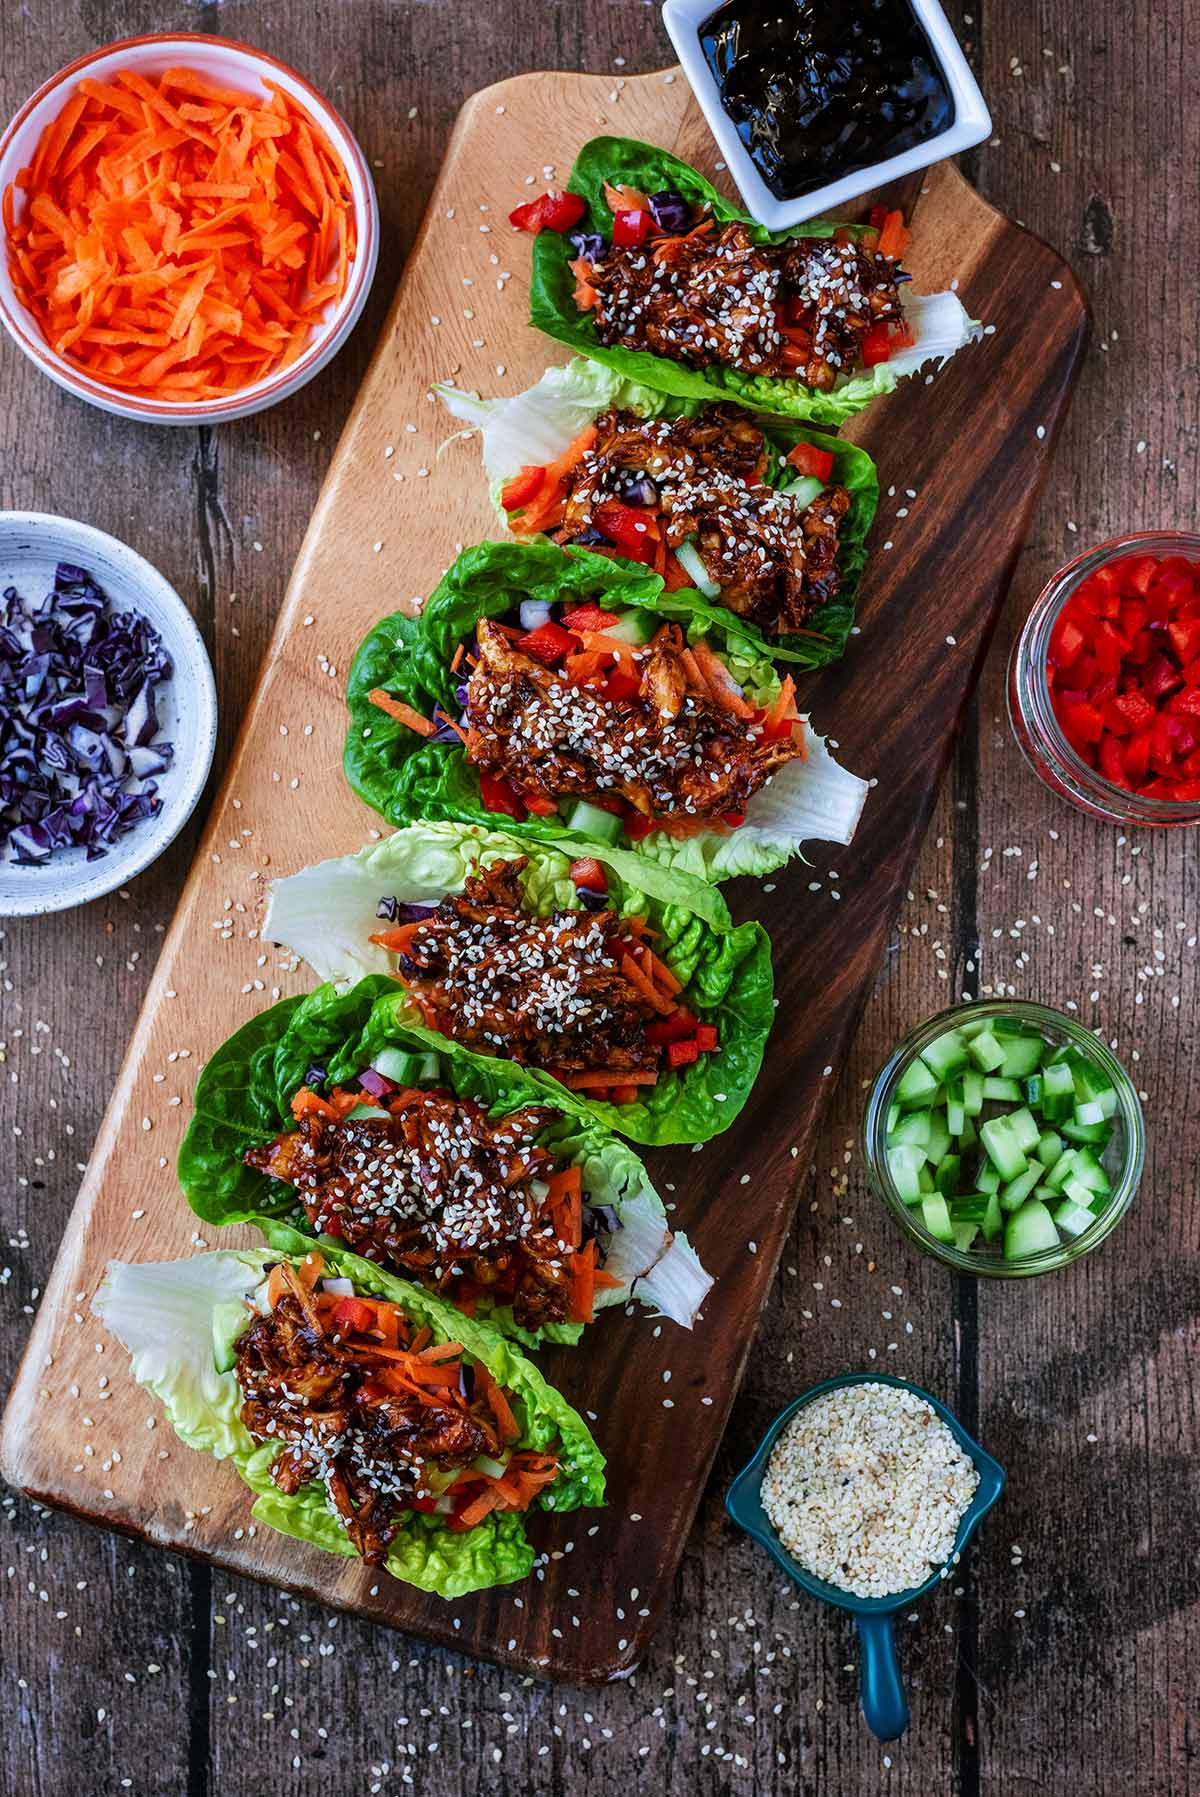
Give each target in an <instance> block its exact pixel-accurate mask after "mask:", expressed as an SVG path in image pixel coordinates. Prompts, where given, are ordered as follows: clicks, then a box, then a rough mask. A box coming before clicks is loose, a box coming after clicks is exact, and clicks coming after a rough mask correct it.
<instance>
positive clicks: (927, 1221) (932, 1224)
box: [921, 1192, 954, 1242]
mask: <svg viewBox="0 0 1200 1797" xmlns="http://www.w3.org/2000/svg"><path fill="white" fill-rule="evenodd" d="M921 1221H922V1223H924V1225H925V1227H926V1229H927V1230H928V1231H929V1233H930V1235H931V1236H933V1238H934V1240H935V1241H938V1242H952V1241H953V1240H954V1225H953V1224H952V1223H951V1221H950V1212H949V1210H948V1209H947V1206H946V1200H945V1199H944V1198H943V1197H942V1194H941V1193H940V1192H930V1193H929V1194H928V1196H927V1197H924V1198H922V1200H921Z"/></svg>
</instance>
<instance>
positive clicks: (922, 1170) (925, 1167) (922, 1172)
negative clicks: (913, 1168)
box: [917, 1161, 937, 1192]
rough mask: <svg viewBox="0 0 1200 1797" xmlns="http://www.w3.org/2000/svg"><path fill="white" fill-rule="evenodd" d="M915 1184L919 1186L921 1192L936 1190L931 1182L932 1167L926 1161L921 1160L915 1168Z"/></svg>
mask: <svg viewBox="0 0 1200 1797" xmlns="http://www.w3.org/2000/svg"><path fill="white" fill-rule="evenodd" d="M917 1184H918V1185H919V1186H920V1188H921V1190H922V1192H934V1191H936V1190H937V1187H936V1186H935V1185H934V1183H933V1168H932V1167H931V1166H930V1165H929V1162H928V1161H924V1162H922V1164H921V1165H920V1166H919V1167H918V1168H917Z"/></svg>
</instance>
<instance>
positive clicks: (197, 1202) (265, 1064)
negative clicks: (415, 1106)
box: [178, 974, 769, 1346]
mask: <svg viewBox="0 0 1200 1797" xmlns="http://www.w3.org/2000/svg"><path fill="white" fill-rule="evenodd" d="M768 1003H769V999H768ZM409 1015H410V1013H409V1010H408V1007H407V1003H406V999H405V994H404V991H403V989H402V988H401V987H398V986H397V983H396V981H395V980H394V979H391V978H389V977H388V976H386V975H379V974H376V975H371V976H368V977H367V978H366V979H362V980H359V982H358V983H357V985H355V986H352V987H351V988H350V989H349V990H348V991H339V990H338V989H337V987H335V986H333V985H324V986H319V987H318V988H317V989H316V991H315V992H311V993H309V994H308V995H307V996H306V997H304V998H285V999H282V1000H281V1001H280V1002H279V1003H278V1004H276V1005H272V1006H271V1007H270V1008H269V1009H268V1010H266V1011H263V1012H260V1013H259V1015H258V1016H257V1017H253V1018H251V1020H250V1022H249V1023H245V1024H243V1025H242V1027H241V1029H239V1030H238V1031H237V1032H236V1033H235V1034H234V1035H232V1036H231V1037H230V1038H229V1039H228V1041H227V1042H224V1043H223V1044H222V1045H221V1047H220V1048H219V1049H217V1051H216V1053H215V1054H214V1055H213V1056H212V1058H211V1060H209V1061H208V1063H207V1064H206V1066H205V1068H204V1071H203V1072H202V1073H201V1075H200V1078H199V1080H198V1081H197V1084H196V1093H195V1101H194V1102H195V1114H194V1116H193V1118H192V1120H191V1123H190V1124H189V1125H188V1129H187V1133H186V1134H185V1136H184V1139H183V1143H182V1146H181V1148H180V1151H179V1163H178V1172H179V1181H180V1184H181V1186H182V1187H183V1192H184V1196H185V1197H186V1198H187V1201H188V1203H189V1204H190V1205H191V1207H192V1209H193V1210H194V1211H195V1212H196V1214H197V1216H199V1217H202V1218H203V1219H204V1220H205V1221H206V1222H208V1223H218V1224H229V1223H254V1224H255V1225H256V1226H257V1227H258V1228H259V1229H261V1230H262V1231H263V1233H264V1235H265V1236H266V1237H267V1240H268V1241H270V1242H272V1243H273V1244H275V1245H277V1246H284V1247H287V1246H289V1245H290V1244H291V1242H292V1240H293V1236H294V1233H295V1231H296V1230H297V1229H300V1230H301V1231H303V1232H305V1233H311V1224H310V1223H309V1221H308V1217H307V1214H306V1212H305V1210H304V1208H303V1206H302V1204H301V1202H300V1200H299V1197H298V1194H297V1192H296V1190H295V1188H294V1187H293V1186H292V1185H290V1184H289V1183H288V1182H287V1180H285V1179H277V1178H274V1177H271V1176H269V1175H268V1174H267V1173H264V1172H260V1171H259V1170H258V1168H256V1167H253V1166H249V1165H247V1163H246V1161H245V1159H244V1156H245V1154H246V1151H247V1149H254V1148H259V1147H261V1146H263V1145H265V1144H268V1143H270V1142H271V1141H273V1140H274V1139H275V1138H276V1137H277V1136H279V1135H280V1134H281V1133H284V1132H287V1131H290V1130H292V1129H294V1128H295V1121H294V1113H293V1109H292V1104H293V1100H294V1098H295V1097H296V1095H297V1093H299V1092H300V1091H301V1090H302V1088H305V1087H308V1088H310V1089H319V1090H321V1091H324V1092H333V1091H334V1090H335V1089H339V1088H342V1089H344V1088H347V1087H351V1086H354V1085H356V1083H357V1081H358V1076H359V1075H360V1074H362V1073H364V1072H367V1071H369V1070H370V1069H372V1068H373V1067H374V1064H375V1062H376V1061H377V1060H379V1059H380V1058H381V1056H382V1055H383V1054H385V1053H387V1054H390V1055H392V1056H395V1055H396V1054H397V1053H399V1054H401V1055H405V1056H411V1057H414V1058H415V1059H423V1060H425V1065H424V1067H423V1068H422V1069H421V1070H420V1072H417V1071H416V1070H415V1069H414V1071H413V1072H412V1074H411V1075H410V1077H409V1078H407V1079H406V1081H405V1083H406V1084H407V1085H409V1086H412V1087H416V1088H418V1089H419V1088H421V1087H428V1088H437V1089H441V1090H443V1091H449V1092H450V1093H451V1094H453V1096H454V1097H455V1098H457V1099H461V1100H464V1101H466V1100H474V1101H475V1102H476V1103H477V1104H479V1105H481V1106H482V1107H483V1108H484V1110H485V1111H486V1112H487V1114H488V1116H489V1118H500V1117H504V1116H507V1115H508V1114H509V1113H511V1112H513V1111H516V1110H518V1109H520V1108H521V1107H522V1106H525V1105H529V1104H536V1105H546V1106H549V1107H552V1108H553V1109H554V1110H555V1111H557V1112H558V1113H560V1115H559V1116H558V1119H557V1121H552V1122H550V1123H549V1124H548V1125H547V1126H546V1127H545V1128H543V1129H542V1130H541V1131H540V1132H539V1134H538V1137H537V1144H538V1147H539V1148H542V1149H545V1150H546V1151H547V1152H548V1153H550V1154H551V1155H552V1156H553V1158H554V1161H555V1163H556V1164H557V1165H558V1166H559V1167H578V1168H579V1170H580V1176H581V1177H580V1185H581V1190H582V1194H583V1221H584V1225H585V1233H586V1234H587V1235H588V1239H589V1240H591V1239H592V1238H593V1237H594V1239H595V1242H596V1253H597V1256H598V1260H599V1264H600V1266H601V1268H602V1270H603V1271H604V1272H605V1273H606V1274H607V1275H608V1276H609V1277H610V1278H611V1279H612V1280H614V1281H615V1283H614V1284H612V1285H610V1286H604V1287H598V1288H597V1289H596V1291H595V1294H594V1300H593V1302H594V1306H595V1308H596V1309H601V1308H603V1307H605V1306H608V1305H614V1304H623V1303H626V1302H628V1301H629V1300H630V1299H635V1300H637V1301H638V1302H639V1303H642V1304H644V1305H646V1306H647V1307H648V1308H650V1309H652V1310H654V1311H656V1312H661V1314H663V1315H665V1316H668V1317H670V1318H671V1320H672V1321H674V1322H678V1323H680V1324H681V1325H682V1326H683V1327H685V1328H690V1327H691V1326H692V1322H693V1320H694V1318H695V1315H696V1312H697V1310H698V1309H699V1307H700V1305H701V1303H702V1302H703V1300H704V1297H705V1295H706V1293H707V1292H708V1290H709V1288H710V1286H711V1284H712V1281H711V1280H710V1279H709V1277H708V1275H707V1274H706V1273H705V1272H704V1269H703V1267H701V1265H700V1262H699V1261H698V1260H697V1258H696V1255H695V1253H694V1252H693V1250H692V1248H691V1246H690V1244H689V1242H688V1240H687V1238H686V1236H684V1235H676V1234H673V1233H672V1231H671V1230H670V1228H669V1227H668V1225H667V1218H666V1213H665V1211H664V1209H663V1204H662V1200H661V1198H660V1197H659V1195H658V1193H657V1192H656V1191H655V1189H654V1187H653V1185H652V1184H651V1182H650V1177H649V1175H648V1174H647V1172H646V1169H645V1167H644V1166H643V1165H642V1163H641V1161H640V1160H639V1159H638V1157H637V1155H636V1154H634V1153H633V1151H632V1149H630V1148H627V1147H626V1145H625V1144H624V1143H623V1142H620V1141H618V1140H617V1139H616V1138H614V1137H613V1136H612V1135H610V1134H609V1132H608V1131H607V1130H606V1129H604V1128H603V1127H602V1126H601V1125H600V1124H599V1123H598V1122H597V1121H596V1118H595V1117H594V1116H593V1115H592V1114H591V1111H590V1109H589V1107H588V1106H587V1105H586V1104H585V1103H584V1102H583V1101H582V1100H581V1098H580V1097H579V1095H578V1094H576V1093H573V1092H569V1091H567V1090H566V1088H565V1087H563V1086H560V1085H559V1084H558V1082H557V1081H555V1080H551V1079H550V1078H548V1077H547V1076H546V1075H544V1074H540V1073H536V1072H534V1071H532V1070H530V1069H527V1068H524V1067H518V1066H515V1065H514V1064H513V1063H512V1062H510V1061H502V1060H496V1059H490V1058H488V1057H486V1056H483V1055H477V1054H475V1053H473V1052H472V1051H471V1050H470V1049H468V1048H463V1047H460V1046H458V1045H456V1044H452V1043H450V1042H448V1041H447V1040H446V1038H445V1037H444V1036H440V1035H436V1034H434V1033H433V1032H432V1031H430V1030H427V1029H424V1028H421V1027H419V1026H417V1025H414V1024H412V1023H411V1022H410V1021H408V1018H409ZM758 1053H759V1054H761V1045H760V1046H759V1050H758ZM744 1057H745V1059H746V1060H747V1062H752V1065H753V1070H757V1065H758V1058H757V1055H755V1054H754V1051H753V1049H752V1048H750V1047H749V1046H747V1047H746V1049H745V1050H744ZM752 1078H753V1071H751V1072H750V1074H749V1079H752ZM747 1089H748V1084H747ZM363 1097H364V1099H367V1098H368V1095H367V1094H366V1093H364V1094H363ZM707 1099H708V1094H707V1091H706V1090H699V1091H697V1092H695V1093H694V1094H692V1095H691V1102H692V1105H693V1108H694V1109H695V1110H697V1111H699V1110H700V1109H701V1108H702V1107H703V1106H704V1104H705V1103H706V1102H707ZM368 1102H369V1100H368ZM321 1240H322V1246H323V1247H324V1246H325V1245H326V1244H327V1242H328V1243H330V1244H331V1245H332V1246H335V1247H336V1246H337V1242H336V1240H334V1239H333V1238H329V1237H324V1236H323V1237H322V1238H321ZM475 1310H476V1314H477V1315H478V1316H479V1317H480V1318H482V1319H485V1320H486V1321H487V1322H489V1323H491V1324H492V1325H494V1326H495V1327H496V1328H497V1329H499V1330H500V1331H501V1332H502V1333H504V1334H505V1335H509V1336H513V1337H514V1338H516V1339H518V1340H521V1341H524V1342H525V1343H526V1345H527V1346H536V1345H537V1344H538V1343H539V1342H543V1341H550V1342H567V1343H570V1342H575V1341H577V1340H578V1339H579V1336H580V1333H581V1330H582V1324H581V1323H580V1322H577V1321H566V1320H564V1321H559V1322H549V1323H546V1324H544V1325H543V1326H542V1327H541V1328H539V1329H538V1330H537V1331H535V1332H531V1331H529V1330H526V1329H524V1328H522V1327H521V1326H520V1325H519V1323H518V1322H517V1321H516V1319H515V1318H514V1316H513V1313H512V1307H511V1305H510V1304H508V1303H504V1304H499V1305H498V1304H496V1303H495V1302H494V1300H493V1298H492V1297H491V1296H489V1295H486V1294H484V1295H480V1296H478V1297H477V1299H476V1300H475Z"/></svg>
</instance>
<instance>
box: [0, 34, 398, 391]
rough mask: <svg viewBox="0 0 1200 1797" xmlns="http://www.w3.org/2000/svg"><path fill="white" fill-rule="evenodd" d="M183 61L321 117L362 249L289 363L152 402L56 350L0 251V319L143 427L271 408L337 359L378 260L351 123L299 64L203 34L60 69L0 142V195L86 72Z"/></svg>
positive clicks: (367, 184) (157, 70)
mask: <svg viewBox="0 0 1200 1797" xmlns="http://www.w3.org/2000/svg"><path fill="white" fill-rule="evenodd" d="M181 66H185V67H188V68H193V69H197V70H199V71H200V73H201V74H204V75H208V76H209V77H210V78H211V79H212V80H214V81H219V82H221V83H223V84H224V85H225V86H227V87H234V88H241V89H243V90H244V91H245V92H247V93H252V94H257V95H262V96H263V97H266V95H267V93H268V88H267V82H268V81H271V82H274V83H275V84H276V85H277V86H279V87H281V88H283V89H284V91H285V92H286V93H287V94H288V95H289V97H290V98H292V99H294V100H295V101H297V103H298V104H299V105H301V106H302V107H303V108H304V109H305V111H307V112H308V113H309V114H310V115H311V117H312V118H313V119H315V120H316V122H317V123H318V124H319V125H320V127H321V129H322V131H324V133H325V135H326V136H327V137H328V139H329V141H330V143H331V144H332V145H333V147H334V148H335V149H336V151H337V153H338V155H339V156H340V157H341V160H342V164H343V166H344V167H345V170H346V173H347V176H348V178H349V181H350V188H351V193H352V196H353V203H354V217H355V230H356V239H357V241H356V251H355V257H354V261H353V263H352V264H351V268H350V278H349V280H348V281H347V283H346V291H345V293H344V294H343V295H342V297H341V298H340V299H339V300H331V301H330V303H329V306H328V307H327V309H326V313H325V316H324V318H323V319H322V320H321V322H320V324H319V325H318V326H317V327H316V329H315V330H314V331H313V333H312V337H311V339H310V341H309V343H308V344H307V345H306V347H305V349H304V351H303V353H302V354H301V355H299V356H298V357H297V358H296V360H295V361H294V362H293V363H291V364H290V365H289V366H288V367H287V368H286V369H281V370H279V371H278V372H277V373H274V374H269V375H266V376H265V377H264V378H263V379H262V380H260V381H254V382H252V383H251V384H250V385H248V386H246V387H243V388H242V389H241V390H240V391H239V392H237V393H231V394H230V395H229V397H228V398H227V399H219V400H201V401H195V400H163V399H151V398H149V397H148V396H143V395H137V394H131V393H127V392H125V391H124V390H121V389H118V388H115V387H111V386H107V385H106V384H105V383H104V381H102V380H100V379H98V378H97V377H96V376H93V375H88V374H86V373H85V372H84V371H83V370H82V369H79V368H76V367H75V366H74V364H73V363H71V362H68V361H67V360H66V358H65V357H64V356H60V355H58V354H57V352H56V351H55V350H53V349H52V348H51V347H50V344H49V343H48V342H47V341H46V338H45V336H44V334H43V332H42V328H41V326H40V325H39V323H38V322H37V320H36V318H34V316H33V314H32V313H31V312H30V311H29V309H28V307H27V306H26V305H25V303H24V301H23V300H21V299H20V298H19V297H18V295H17V293H16V290H15V289H14V287H13V283H12V278H11V276H10V274H9V270H8V253H7V244H5V245H4V250H3V254H0V323H3V325H4V328H5V329H6V330H7V332H8V334H9V336H10V337H12V338H13V340H14V342H16V343H17V344H18V345H19V346H20V348H21V349H22V350H23V351H24V352H25V354H26V355H27V356H28V357H29V360H30V361H31V362H33V363H34V364H35V365H36V366H37V367H38V368H40V369H41V371H42V373H43V374H46V375H49V377H50V379H51V380H52V381H54V382H55V383H56V384H57V385H58V386H60V387H62V388H64V389H65V390H66V391H67V392H68V393H74V394H76V395H77V396H78V397H79V398H80V399H86V400H87V401H88V403H89V404H91V405H94V406H99V407H100V409H101V410H102V411H105V412H115V413H116V414H117V415H118V416H119V417H123V418H136V419H137V420H139V422H141V423H143V424H218V423H220V422H221V421H222V420H225V419H231V418H247V417H249V416H250V414H251V413H253V412H262V411H265V410H266V408H267V407H268V406H273V405H277V404H278V403H279V401H280V400H281V399H287V398H288V396H289V395H290V394H292V393H295V392H297V391H298V390H299V389H300V388H301V387H303V386H304V385H305V384H306V383H307V382H308V381H311V380H312V378H313V376H314V375H315V374H318V373H319V372H320V370H321V369H322V368H324V367H325V365H326V363H328V362H330V361H332V359H333V357H334V356H336V355H337V353H338V351H339V350H340V349H341V347H342V345H343V344H344V343H345V341H346V339H347V337H348V336H349V335H350V332H351V331H352V330H353V329H354V326H355V324H356V323H357V321H358V317H359V314H360V313H361V312H362V309H363V307H364V305H365V304H366V300H367V294H368V293H369V292H370V289H371V282H372V280H373V278H374V275H375V265H376V263H377V261H378V259H379V206H378V202H377V201H376V198H375V187H374V184H373V182H372V180H371V174H370V170H369V168H368V166H367V159H366V157H365V156H364V155H363V153H362V150H361V149H360V148H359V145H358V143H357V141H356V139H355V137H354V133H353V132H352V131H351V130H350V127H349V126H348V125H347V124H346V122H345V120H344V119H343V118H342V117H341V115H340V113H338V112H336V111H335V110H334V108H333V107H332V106H331V105H330V104H329V101H328V100H326V99H325V98H324V97H323V96H322V95H321V94H319V93H318V92H317V90H316V88H315V87H312V86H310V84H309V83H308V82H307V81H306V80H305V79H304V77H303V75H298V74H297V73H296V71H295V69H290V68H288V66H287V64H286V63H282V62H279V61H278V60H277V59H276V58H275V57H274V56H269V55H268V54H267V52H266V51H265V50H256V49H254V48H253V47H252V46H251V45H249V44H237V43H234V42H232V40H231V39H229V38H223V37H208V36H204V35H202V34H200V33H195V34H192V33H185V34H180V35H175V34H162V35H159V36H150V37H131V38H124V39H122V40H121V41H120V42H118V43H115V44H109V45H107V46H106V48H104V49H102V50H94V51H92V53H91V54H90V55H88V56H81V57H80V58H79V60H78V61H77V62H72V63H69V64H68V65H67V67H66V68H65V69H60V70H59V72H58V74H57V75H53V76H52V77H51V78H50V80H49V81H47V82H45V83H44V84H43V85H42V86H41V87H40V88H39V89H38V91H37V92H36V93H35V94H34V95H33V96H32V97H31V98H30V99H28V100H27V101H26V102H25V104H24V106H22V107H21V109H20V111H19V112H18V113H17V115H16V117H15V118H14V119H13V120H12V122H11V124H10V125H9V126H8V129H7V130H6V131H5V133H4V136H3V137H2V138H0V193H3V192H4V190H5V189H6V188H7V187H8V185H9V183H10V182H11V181H13V180H14V178H15V176H16V174H17V171H18V170H19V169H21V168H24V167H25V166H27V165H28V164H29V163H30V162H32V160H33V153H34V150H35V149H36V147H37V143H38V140H39V138H40V137H41V134H42V132H43V130H44V129H45V127H46V126H47V125H48V124H50V122H51V121H52V120H53V119H55V118H56V117H57V116H58V114H59V112H61V110H62V108H63V106H65V104H66V103H67V100H68V99H69V98H70V96H71V94H72V92H73V91H74V88H75V84H76V82H77V81H79V80H80V78H81V77H82V76H84V75H91V76H94V77H95V78H96V79H97V80H103V79H105V78H108V77H111V76H112V75H114V74H115V73H116V71H117V70H118V69H136V70H137V71H138V72H139V74H142V75H145V76H147V77H152V76H155V75H161V74H162V73H164V71H165V70H167V69H169V68H172V67H175V68H178V67H181ZM17 204H18V207H19V206H20V204H21V196H20V194H19V192H18V195H17Z"/></svg>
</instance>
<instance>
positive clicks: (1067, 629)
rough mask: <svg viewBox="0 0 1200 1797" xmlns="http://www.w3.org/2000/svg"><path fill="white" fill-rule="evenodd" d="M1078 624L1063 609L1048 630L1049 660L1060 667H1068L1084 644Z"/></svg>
mask: <svg viewBox="0 0 1200 1797" xmlns="http://www.w3.org/2000/svg"><path fill="white" fill-rule="evenodd" d="M1084 640H1085V639H1084V635H1083V632H1082V630H1081V629H1080V628H1079V626H1078V624H1076V623H1075V621H1074V620H1073V619H1072V618H1069V617H1068V616H1067V614H1066V612H1065V611H1063V612H1060V613H1059V615H1058V619H1057V621H1056V622H1055V625H1054V629H1053V630H1052V631H1051V632H1050V660H1051V661H1052V662H1054V663H1055V664H1056V665H1057V666H1058V667H1060V668H1069V667H1070V666H1071V664H1072V662H1073V661H1074V660H1075V657H1076V656H1077V655H1078V654H1079V652H1080V650H1081V649H1082V648H1083V645H1084Z"/></svg>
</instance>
